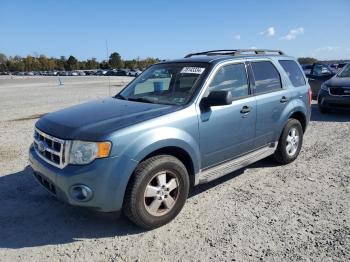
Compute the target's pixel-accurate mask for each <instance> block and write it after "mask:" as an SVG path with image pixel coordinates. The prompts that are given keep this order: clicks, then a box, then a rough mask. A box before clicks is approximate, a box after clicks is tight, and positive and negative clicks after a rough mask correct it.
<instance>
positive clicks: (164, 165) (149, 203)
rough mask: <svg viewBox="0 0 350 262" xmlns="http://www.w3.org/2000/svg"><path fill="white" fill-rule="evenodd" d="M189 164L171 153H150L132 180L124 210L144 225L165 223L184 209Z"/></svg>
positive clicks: (149, 227) (135, 221)
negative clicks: (150, 155) (156, 154)
mask: <svg viewBox="0 0 350 262" xmlns="http://www.w3.org/2000/svg"><path fill="white" fill-rule="evenodd" d="M189 184H190V183H189V177H188V173H187V169H186V167H185V166H184V165H183V163H182V162H181V161H180V160H178V159H177V158H175V157H173V156H169V155H159V156H154V157H151V158H149V159H147V160H145V161H143V162H141V163H140V164H139V165H138V166H137V168H136V170H135V172H134V175H133V177H132V178H131V181H130V182H129V185H128V188H127V192H126V196H125V199H124V213H125V214H126V216H127V217H128V218H129V219H130V220H131V221H132V222H134V223H135V224H136V225H138V226H140V227H143V228H145V229H152V228H156V227H159V226H162V225H164V224H166V223H168V222H170V221H171V220H172V219H174V218H175V217H176V216H177V214H178V213H179V212H180V211H181V209H182V207H183V206H184V204H185V202H186V199H187V196H188V191H189Z"/></svg>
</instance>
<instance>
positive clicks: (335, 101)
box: [317, 89, 350, 109]
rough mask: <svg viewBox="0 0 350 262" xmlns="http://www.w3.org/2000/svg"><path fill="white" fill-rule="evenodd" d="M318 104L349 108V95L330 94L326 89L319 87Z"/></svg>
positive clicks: (326, 106) (325, 106)
mask: <svg viewBox="0 0 350 262" xmlns="http://www.w3.org/2000/svg"><path fill="white" fill-rule="evenodd" d="M317 100H318V105H319V106H321V107H323V108H328V109H332V108H334V109H350V96H336V95H330V94H329V92H328V91H327V90H323V89H321V90H320V92H319V94H318V99H317Z"/></svg>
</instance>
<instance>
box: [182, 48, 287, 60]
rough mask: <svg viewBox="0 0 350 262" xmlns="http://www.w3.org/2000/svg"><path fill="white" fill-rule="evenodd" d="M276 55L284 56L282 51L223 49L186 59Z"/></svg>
mask: <svg viewBox="0 0 350 262" xmlns="http://www.w3.org/2000/svg"><path fill="white" fill-rule="evenodd" d="M268 53H275V54H278V55H284V53H283V52H282V51H281V50H269V49H223V50H211V51H205V52H199V53H191V54H188V55H186V56H185V58H188V57H192V56H199V55H207V56H210V55H233V56H236V55H261V54H268Z"/></svg>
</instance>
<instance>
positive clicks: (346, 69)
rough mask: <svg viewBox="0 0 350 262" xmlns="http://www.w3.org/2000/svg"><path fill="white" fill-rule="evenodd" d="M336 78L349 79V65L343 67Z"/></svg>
mask: <svg viewBox="0 0 350 262" xmlns="http://www.w3.org/2000/svg"><path fill="white" fill-rule="evenodd" d="M338 77H350V64H347V65H346V66H344V69H343V70H342V71H341V72H340V73H339V74H338Z"/></svg>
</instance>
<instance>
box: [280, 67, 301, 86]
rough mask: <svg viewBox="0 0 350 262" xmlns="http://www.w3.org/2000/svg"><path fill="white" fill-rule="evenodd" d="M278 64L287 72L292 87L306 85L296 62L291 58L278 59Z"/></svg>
mask: <svg viewBox="0 0 350 262" xmlns="http://www.w3.org/2000/svg"><path fill="white" fill-rule="evenodd" d="M278 62H279V63H280V65H281V66H282V67H283V69H284V71H285V72H286V73H287V75H288V78H289V80H290V81H291V82H292V85H293V86H294V87H298V86H304V85H306V82H305V78H304V75H303V73H302V72H301V70H300V68H299V66H298V64H297V63H296V62H295V61H293V60H279V61H278Z"/></svg>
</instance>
